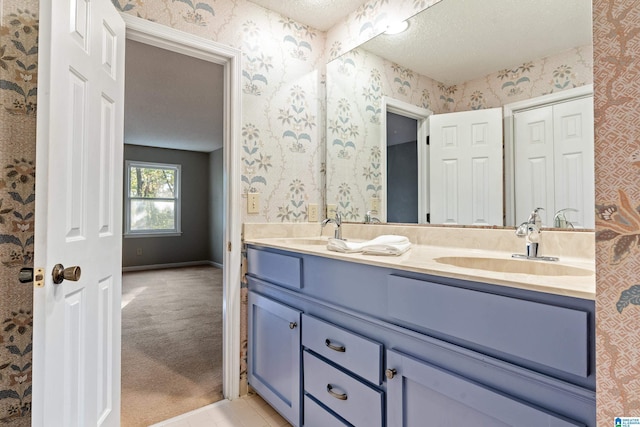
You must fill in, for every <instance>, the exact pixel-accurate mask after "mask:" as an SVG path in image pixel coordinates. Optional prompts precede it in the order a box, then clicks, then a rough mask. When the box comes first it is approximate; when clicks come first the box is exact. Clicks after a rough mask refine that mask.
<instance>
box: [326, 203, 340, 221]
mask: <svg viewBox="0 0 640 427" xmlns="http://www.w3.org/2000/svg"><path fill="white" fill-rule="evenodd" d="M337 210H338V207H337V206H336V205H331V204H328V205H327V218H335V217H336V211H337Z"/></svg>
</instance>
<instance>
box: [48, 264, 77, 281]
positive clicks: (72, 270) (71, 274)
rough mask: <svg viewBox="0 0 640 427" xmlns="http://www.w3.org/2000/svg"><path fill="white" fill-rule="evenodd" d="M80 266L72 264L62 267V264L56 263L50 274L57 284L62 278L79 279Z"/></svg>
mask: <svg viewBox="0 0 640 427" xmlns="http://www.w3.org/2000/svg"><path fill="white" fill-rule="evenodd" d="M81 273H82V272H81V270H80V267H78V266H77V265H74V266H73V267H67V268H64V265H62V264H56V265H55V266H54V267H53V271H52V272H51V276H53V283H55V284H56V285H59V284H60V283H62V282H63V281H64V280H71V281H72V282H77V281H78V280H80V274H81Z"/></svg>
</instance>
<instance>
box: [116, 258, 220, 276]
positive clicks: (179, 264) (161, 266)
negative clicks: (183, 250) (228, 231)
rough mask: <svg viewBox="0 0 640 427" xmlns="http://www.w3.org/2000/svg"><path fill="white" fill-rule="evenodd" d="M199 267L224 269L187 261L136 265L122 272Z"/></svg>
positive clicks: (204, 262) (215, 265)
mask: <svg viewBox="0 0 640 427" xmlns="http://www.w3.org/2000/svg"><path fill="white" fill-rule="evenodd" d="M198 265H210V266H212V267H217V268H222V264H220V263H217V262H213V261H206V260H203V261H187V262H170V263H167V264H150V265H134V266H131V267H122V272H123V273H127V272H129V271H144V270H162V269H165V268H180V267H194V266H198Z"/></svg>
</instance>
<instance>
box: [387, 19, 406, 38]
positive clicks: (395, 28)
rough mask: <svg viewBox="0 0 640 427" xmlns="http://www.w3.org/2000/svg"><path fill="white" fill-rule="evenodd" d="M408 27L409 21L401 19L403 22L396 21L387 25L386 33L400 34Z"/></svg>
mask: <svg viewBox="0 0 640 427" xmlns="http://www.w3.org/2000/svg"><path fill="white" fill-rule="evenodd" d="M407 28H409V22H408V21H401V22H396V23H395V24H390V25H389V26H388V27H387V31H385V32H384V33H385V34H389V35H392V34H400V33H402V32H403V31H406V30H407Z"/></svg>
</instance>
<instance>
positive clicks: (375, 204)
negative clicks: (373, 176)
mask: <svg viewBox="0 0 640 427" xmlns="http://www.w3.org/2000/svg"><path fill="white" fill-rule="evenodd" d="M371 210H372V211H375V212H380V199H378V198H377V197H372V198H371Z"/></svg>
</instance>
